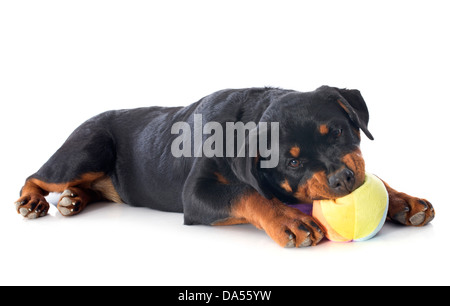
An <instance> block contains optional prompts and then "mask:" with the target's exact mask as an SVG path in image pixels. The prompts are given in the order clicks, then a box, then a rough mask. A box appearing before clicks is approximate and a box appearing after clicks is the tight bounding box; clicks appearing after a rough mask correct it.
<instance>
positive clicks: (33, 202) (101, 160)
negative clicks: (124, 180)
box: [15, 119, 120, 219]
mask: <svg viewBox="0 0 450 306" xmlns="http://www.w3.org/2000/svg"><path fill="white" fill-rule="evenodd" d="M114 162H115V147H114V141H113V140H112V139H111V136H110V135H109V133H108V132H107V130H106V129H105V128H104V127H102V126H101V125H100V124H99V123H98V122H97V121H96V120H92V119H91V120H89V121H87V122H86V123H84V124H83V125H81V126H80V127H79V128H78V129H77V130H75V131H74V133H73V134H72V135H71V136H70V137H69V138H68V139H67V141H66V142H65V143H64V144H63V146H62V147H61V148H60V149H59V150H58V151H57V152H56V153H55V154H54V155H53V156H52V157H51V158H50V159H49V160H48V162H47V163H46V164H45V165H44V166H42V167H41V169H39V171H38V172H36V173H35V174H33V175H32V176H30V177H29V178H28V179H27V180H26V182H25V185H24V187H23V188H22V190H21V193H20V198H19V199H18V200H17V201H16V202H15V205H16V209H17V212H18V213H19V214H21V215H22V216H24V217H26V218H30V219H31V218H37V217H41V216H45V215H46V214H47V212H48V209H49V204H48V202H47V201H46V200H45V196H46V195H48V193H49V192H59V193H62V196H61V199H60V201H59V203H58V209H59V211H60V212H61V214H63V215H64V216H71V215H75V214H77V213H79V212H80V211H82V210H83V209H84V207H86V205H87V204H88V203H90V202H94V201H99V200H101V199H108V200H111V201H115V202H120V196H119V195H118V194H117V192H116V190H115V189H114V186H113V184H112V182H111V179H110V177H109V175H110V173H111V171H112V169H113V167H114Z"/></svg>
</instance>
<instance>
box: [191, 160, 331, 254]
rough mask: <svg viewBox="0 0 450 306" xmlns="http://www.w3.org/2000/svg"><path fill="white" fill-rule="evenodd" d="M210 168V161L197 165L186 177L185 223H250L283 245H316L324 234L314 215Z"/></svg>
mask: <svg viewBox="0 0 450 306" xmlns="http://www.w3.org/2000/svg"><path fill="white" fill-rule="evenodd" d="M195 169H198V170H197V171H196V170H195ZM200 169H208V170H207V171H206V172H203V171H201V170H200ZM209 169H212V166H211V165H209V164H206V165H205V166H204V167H196V168H194V171H193V173H191V175H190V176H189V178H188V180H187V183H186V185H185V188H184V191H183V205H184V220H185V224H208V225H209V224H210V225H233V224H241V223H251V224H252V225H254V226H255V227H257V228H259V229H263V230H264V231H265V232H266V233H267V234H268V235H269V236H270V237H271V238H272V239H273V240H274V241H275V242H277V243H278V244H279V245H281V246H283V247H305V246H311V245H316V244H317V243H319V241H320V240H321V239H322V238H323V232H322V230H321V229H320V227H319V225H318V224H317V223H316V221H315V220H314V219H313V218H312V217H311V216H309V215H306V214H304V213H302V212H300V211H299V210H298V209H295V208H292V207H289V206H287V205H285V204H283V203H281V202H280V201H279V200H277V199H275V198H273V199H271V200H269V199H267V198H265V197H263V196H262V195H260V194H259V193H258V192H256V191H255V190H253V189H251V187H249V186H247V185H245V184H242V182H240V181H238V180H236V178H235V177H234V176H233V175H229V176H227V175H223V174H220V173H219V172H216V171H213V170H209Z"/></svg>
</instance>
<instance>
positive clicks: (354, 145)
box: [234, 86, 373, 203]
mask: <svg viewBox="0 0 450 306" xmlns="http://www.w3.org/2000/svg"><path fill="white" fill-rule="evenodd" d="M261 121H265V122H279V162H278V165H277V166H276V167H274V168H261V167H260V163H261V161H262V160H264V158H262V157H261V156H258V157H256V158H245V159H237V163H238V164H235V165H234V169H235V170H236V171H237V172H238V176H240V178H241V179H242V180H244V181H247V182H248V183H249V184H250V185H252V186H253V187H254V188H255V189H256V190H258V191H259V192H260V193H261V194H263V195H265V196H266V197H272V196H275V197H277V198H279V199H280V200H282V201H285V202H302V203H308V202H309V203H310V202H312V201H313V200H317V199H335V198H338V197H342V196H344V195H347V194H349V193H350V192H352V191H353V190H355V189H356V188H358V187H359V186H360V185H362V183H363V182H364V178H365V164H364V160H363V157H362V155H361V151H360V149H359V144H360V141H361V136H360V130H362V131H363V132H364V134H365V135H366V136H367V137H368V138H369V139H372V140H373V136H372V134H371V133H370V132H369V130H368V129H367V125H368V122H369V112H368V109H367V106H366V103H365V102H364V99H363V98H362V96H361V94H360V92H359V91H358V90H348V89H338V88H333V87H328V86H322V87H320V88H318V89H317V90H315V91H313V92H308V93H299V92H290V93H287V94H286V95H284V96H283V97H280V99H279V101H278V103H272V104H271V106H270V107H269V108H268V109H267V111H266V112H265V114H264V115H263V118H262V119H261Z"/></svg>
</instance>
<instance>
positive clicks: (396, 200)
mask: <svg viewBox="0 0 450 306" xmlns="http://www.w3.org/2000/svg"><path fill="white" fill-rule="evenodd" d="M383 183H384V185H385V186H386V189H387V191H388V194H389V210H388V217H387V219H388V220H392V221H395V222H397V223H400V224H403V225H412V226H424V225H426V224H428V223H429V222H431V220H433V219H434V215H435V212H434V208H433V206H432V205H431V203H430V202H428V201H427V200H425V199H421V198H416V197H412V196H410V195H407V194H406V193H403V192H398V191H397V190H395V189H393V188H392V187H391V186H389V185H388V184H387V183H386V182H384V181H383Z"/></svg>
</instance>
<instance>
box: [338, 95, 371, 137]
mask: <svg viewBox="0 0 450 306" xmlns="http://www.w3.org/2000/svg"><path fill="white" fill-rule="evenodd" d="M338 91H339V93H340V95H341V97H339V98H338V100H337V102H338V103H339V105H340V106H341V107H342V108H343V109H344V110H345V112H346V113H347V114H348V115H349V117H350V119H351V120H352V121H353V123H355V124H356V126H358V127H359V128H360V129H361V130H362V131H363V132H364V134H366V136H367V138H369V139H370V140H373V139H374V138H373V136H372V134H371V133H370V132H369V130H368V129H367V125H368V124H369V110H368V109H367V105H366V102H365V101H364V99H363V97H362V96H361V93H360V92H359V90H356V89H338Z"/></svg>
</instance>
